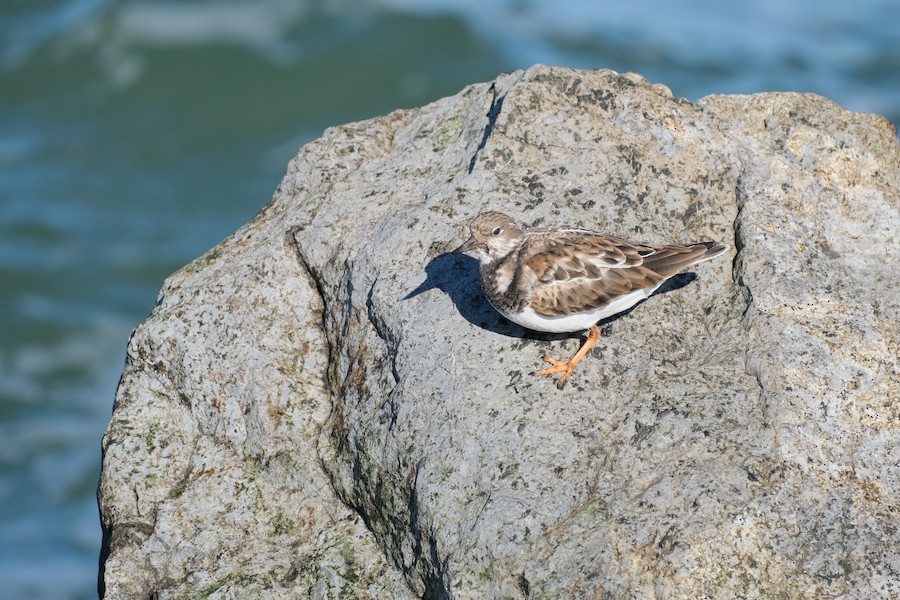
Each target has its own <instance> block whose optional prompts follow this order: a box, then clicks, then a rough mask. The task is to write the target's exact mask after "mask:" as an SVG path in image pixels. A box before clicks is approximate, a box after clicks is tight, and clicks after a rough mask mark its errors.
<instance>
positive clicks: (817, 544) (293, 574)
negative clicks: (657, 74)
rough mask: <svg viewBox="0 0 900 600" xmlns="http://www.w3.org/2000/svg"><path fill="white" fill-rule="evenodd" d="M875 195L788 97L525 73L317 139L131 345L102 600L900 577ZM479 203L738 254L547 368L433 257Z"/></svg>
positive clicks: (841, 585) (846, 588)
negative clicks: (557, 373)
mask: <svg viewBox="0 0 900 600" xmlns="http://www.w3.org/2000/svg"><path fill="white" fill-rule="evenodd" d="M898 198H900V149H898V143H897V134H896V130H895V129H894V128H893V127H892V126H891V124H890V123H888V122H887V121H886V120H885V119H883V118H881V117H877V116H873V115H860V114H854V113H851V112H848V111H846V110H844V109H842V108H841V107H839V106H837V105H835V104H833V103H832V102H830V101H828V100H826V99H824V98H820V97H817V96H812V95H800V94H760V95H754V96H713V97H708V98H705V99H703V100H701V101H700V102H698V103H697V104H696V105H694V104H691V103H689V102H687V101H684V100H679V99H675V98H673V97H672V96H671V94H670V92H669V91H668V90H667V89H666V88H665V87H663V86H659V85H650V84H648V83H647V82H646V81H645V80H643V79H642V78H640V77H639V76H635V75H619V74H617V73H613V72H610V71H595V72H586V71H575V70H570V69H558V68H548V67H534V68H532V69H529V70H528V71H526V72H517V73H514V74H511V75H506V76H502V77H500V78H498V79H497V80H496V81H494V82H493V83H490V84H481V85H474V86H471V87H469V88H467V89H465V90H463V91H462V92H461V93H460V94H458V95H457V96H454V97H452V98H447V99H444V100H441V101H439V102H436V103H434V104H432V105H429V106H426V107H424V108H422V109H418V110H409V111H398V112H394V113H392V114H390V115H387V116H385V117H381V118H378V119H373V120H371V121H366V122H363V123H355V124H350V125H346V126H343V127H338V128H334V129H330V130H328V131H327V132H326V133H325V135H324V136H323V137H322V138H321V139H319V140H317V141H315V142H313V143H311V144H308V145H307V146H305V147H304V148H303V149H302V150H301V152H300V154H299V155H298V156H297V158H296V159H294V160H293V161H292V162H291V164H290V166H289V168H288V173H287V175H286V176H285V178H284V181H283V182H282V184H281V186H280V187H279V189H278V191H277V193H276V195H275V198H274V199H273V201H272V203H271V204H269V205H268V206H267V207H266V208H265V209H264V210H263V211H262V212H261V213H260V214H259V215H258V216H257V217H256V218H255V219H254V220H253V221H252V222H250V223H249V224H248V225H246V226H245V227H243V228H242V229H241V230H239V231H238V232H236V233H235V234H234V235H233V236H232V237H230V238H229V239H228V240H226V241H225V242H223V243H222V244H221V245H219V246H218V247H216V248H215V249H213V250H212V251H210V252H209V253H208V254H206V255H204V256H203V257H201V258H200V259H198V260H197V261H195V262H194V263H192V264H191V265H189V266H187V267H186V268H184V269H183V270H181V271H180V272H178V273H176V274H175V275H173V276H172V277H170V278H169V279H168V280H167V281H166V284H165V286H164V288H163V290H162V293H161V295H160V299H159V303H158V305H157V307H156V309H155V310H154V312H153V314H152V315H151V316H150V318H149V319H148V320H147V321H146V322H145V323H143V324H142V325H141V326H140V327H139V328H138V329H137V331H136V332H135V334H134V336H133V338H132V340H131V342H130V344H129V348H128V362H127V365H126V368H125V373H124V375H123V377H122V382H121V384H120V387H119V391H118V395H117V398H116V406H115V411H114V413H113V417H112V421H111V422H110V425H109V430H108V431H107V433H106V436H105V438H104V445H103V447H104V462H103V476H102V480H101V484H100V492H99V496H100V505H101V511H102V516H103V524H104V529H105V532H106V544H105V551H106V552H108V555H107V556H105V563H104V565H103V571H102V581H103V583H104V584H105V591H106V595H107V597H110V598H120V597H135V598H147V597H151V596H153V595H154V594H155V596H153V597H156V598H175V597H210V598H247V597H259V598H300V597H307V596H311V597H316V598H337V597H342V598H344V597H347V598H352V597H359V598H412V597H425V598H459V599H462V598H558V597H578V598H582V597H587V598H623V597H633V598H644V597H659V598H670V597H671V598H700V597H709V598H733V597H744V598H763V597H789V598H822V597H835V596H842V595H844V596H846V597H848V598H888V597H897V596H900V555H898V551H897V548H898V547H900V525H898V519H900V512H898V511H900V509H898V505H900V499H898V498H900V469H898V468H897V465H898V463H900V450H898V444H897V441H898V434H900V414H898V406H900V405H898V403H897V398H900V384H898V364H897V353H898V347H900V332H898V327H900V285H898V278H897V275H896V265H897V264H898V262H900V241H898V232H900V217H898ZM485 209H495V210H502V211H504V212H507V213H509V214H512V215H514V216H515V217H517V218H518V219H519V220H520V221H521V222H523V223H525V224H527V225H535V224H570V225H576V226H582V227H589V228H592V229H598V230H601V231H605V232H608V233H613V234H617V235H621V236H624V237H628V238H633V239H637V240H639V241H646V242H663V241H674V242H686V241H694V240H698V239H718V240H722V241H726V242H728V243H730V244H732V246H733V249H732V251H731V253H730V254H729V255H728V256H725V257H720V258H719V259H716V260H715V261H712V262H708V263H704V264H703V265H699V266H698V267H697V268H696V269H695V270H694V271H695V273H696V276H695V277H693V278H692V277H690V276H685V277H681V278H679V280H678V282H677V285H674V286H669V287H668V291H667V293H662V294H657V295H655V296H654V297H652V298H650V299H649V300H647V301H646V302H644V303H643V304H641V305H640V306H638V307H637V308H636V309H635V310H634V311H633V312H631V313H629V314H627V315H626V316H624V317H621V318H619V319H617V320H615V322H614V323H613V324H612V332H611V334H610V335H607V336H605V337H604V338H603V339H602V340H601V342H600V343H599V344H598V346H597V347H598V350H597V351H595V352H594V353H593V355H592V356H589V357H588V358H587V359H586V360H584V361H583V362H582V363H581V364H580V365H579V367H578V369H577V370H576V371H575V374H574V375H573V377H572V379H571V382H570V384H569V385H568V387H567V388H565V389H564V390H562V391H560V390H557V388H556V387H555V386H554V385H553V382H552V381H550V380H548V379H539V378H535V377H532V376H531V375H529V372H530V371H532V370H534V369H535V368H538V367H540V366H541V365H542V362H541V357H542V356H543V355H544V354H547V353H549V354H554V355H561V356H565V355H568V354H570V353H572V352H574V350H575V349H576V348H577V345H578V340H576V339H574V338H568V339H541V338H539V337H538V336H536V335H532V334H528V333H526V332H524V331H523V330H521V329H519V328H518V327H516V326H514V325H511V324H509V323H507V322H505V321H504V320H503V319H502V318H501V317H499V316H498V315H497V314H496V313H495V312H494V311H493V309H491V308H490V306H489V305H488V304H487V303H486V301H485V300H484V298H483V295H482V293H481V289H480V284H479V283H478V278H477V267H476V264H475V261H474V260H473V259H470V258H468V257H460V256H455V255H448V254H447V251H448V250H450V249H452V248H453V247H455V246H456V245H457V244H459V243H460V242H461V241H463V240H464V239H465V238H466V237H467V236H468V231H467V225H468V222H469V220H470V219H471V218H472V217H473V216H474V215H475V214H477V213H479V212H481V211H482V210H485ZM732 259H734V260H732Z"/></svg>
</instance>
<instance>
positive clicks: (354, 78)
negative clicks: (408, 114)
mask: <svg viewBox="0 0 900 600" xmlns="http://www.w3.org/2000/svg"><path fill="white" fill-rule="evenodd" d="M608 4H610V5H604V3H600V2H596V1H592V0H559V1H556V2H549V1H548V2H538V1H536V0H532V1H529V0H505V1H504V0H479V1H478V2H475V1H472V0H462V1H454V2H451V1H449V0H423V1H421V2H413V1H411V0H407V1H405V0H382V1H374V0H373V1H350V0H346V1H342V0H340V1H334V2H324V1H313V0H310V1H308V2H298V1H295V0H261V1H258V2H255V3H249V2H247V3H244V2H237V1H235V0H204V1H200V0H183V1H179V2H174V1H171V0H170V1H166V2H156V1H151V0H143V1H128V0H121V1H118V2H113V1H111V0H57V1H54V2H50V1H48V0H8V1H6V2H3V3H2V4H0V582H2V584H0V586H2V590H3V591H2V596H3V597H4V598H8V599H18V598H23V599H24V598H29V599H44V598H47V599H56V598H91V597H95V596H96V578H97V567H98V556H99V549H100V526H99V518H98V513H97V507H96V500H95V489H96V485H97V478H98V475H99V462H100V437H101V435H102V433H103V430H104V427H105V425H106V422H107V420H108V419H109V415H110V412H111V410H112V402H113V395H114V391H115V386H116V383H117V380H118V376H119V373H120V371H121V369H122V366H123V360H124V350H125V344H126V341H127V338H128V335H129V333H130V331H131V330H132V329H133V328H134V327H135V326H136V325H137V324H138V323H139V322H140V321H141V320H142V319H143V318H144V317H145V316H146V315H147V314H148V313H149V311H150V310H151V308H152V307H153V304H154V301H155V299H156V295H157V291H158V289H159V287H160V285H161V283H162V280H163V278H164V277H165V276H166V275H167V274H169V273H171V272H172V271H174V270H176V269H177V268H179V267H180V266H182V265H184V264H185V263H187V262H189V261H190V260H192V259H193V258H194V257H196V256H198V255H199V254H201V253H202V252H203V251H205V250H206V249H208V248H210V247H212V246H213V245H215V244H216V243H218V242H219V241H220V240H221V239H223V238H224V237H226V236H227V235H228V234H229V233H231V232H232V231H233V230H235V229H236V228H237V227H239V226H240V225H241V224H243V223H244V222H246V221H247V220H248V219H250V217H252V216H253V214H254V213H255V212H256V211H257V210H259V209H260V208H261V207H262V206H263V205H264V204H265V203H266V202H267V201H268V199H269V198H270V196H271V194H272V192H273V190H274V189H275V187H276V186H277V185H278V183H279V181H280V179H281V176H282V173H283V172H284V169H285V167H286V165H287V162H288V160H289V159H290V158H291V157H292V156H293V155H294V154H295V153H296V151H297V149H298V148H299V147H300V146H301V145H302V144H303V143H305V142H307V141H309V140H311V139H313V138H315V137H316V136H318V135H319V134H320V133H321V131H322V130H323V129H324V128H325V127H327V126H329V125H334V124H340V123H343V122H347V121H351V120H358V119H363V118H367V117H371V116H375V115H378V114H383V113H386V112H388V111H390V110H392V109H394V108H399V107H413V106H419V105H422V104H425V103H427V102H429V101H431V100H435V99H437V98H439V97H442V96H446V95H450V94H453V93H455V92H457V91H458V90H460V89H461V88H462V87H463V86H465V85H466V84H469V83H473V82H478V81H487V80H490V79H492V78H493V77H495V76H496V75H497V74H498V73H500V72H507V71H511V70H514V69H517V68H524V67H527V66H529V65H531V64H534V63H545V64H556V65H566V66H573V67H579V68H599V67H606V68H612V69H615V70H618V71H637V72H639V73H641V74H643V75H645V76H646V77H648V78H649V79H650V80H651V81H655V82H661V83H665V84H666V85H668V86H669V87H670V88H671V89H672V90H673V92H674V93H675V94H676V95H677V96H683V97H686V98H688V99H690V100H696V99H698V98H700V97H702V96H704V95H707V94H711V93H751V92H757V91H771V90H794V91H803V92H815V93H819V94H823V95H825V96H828V97H830V98H832V99H833V100H835V101H837V102H838V103H840V104H842V105H844V106H846V107H847V108H850V109H853V110H857V111H863V112H877V113H881V114H884V115H886V116H887V117H888V118H890V119H891V120H892V121H893V122H894V123H900V2H898V1H897V0H859V1H858V2H853V3H850V2H846V1H844V0H841V1H838V0H793V1H791V0H759V1H757V2H755V3H737V2H722V1H714V0H686V1H683V2H679V3H674V2H667V1H665V0H632V1H631V2H627V3H615V4H613V3H608Z"/></svg>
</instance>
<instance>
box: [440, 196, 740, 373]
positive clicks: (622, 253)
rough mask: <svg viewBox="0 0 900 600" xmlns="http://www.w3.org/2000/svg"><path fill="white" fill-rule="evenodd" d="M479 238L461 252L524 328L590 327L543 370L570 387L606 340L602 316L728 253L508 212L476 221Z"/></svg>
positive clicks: (713, 246) (494, 299) (713, 245)
mask: <svg viewBox="0 0 900 600" xmlns="http://www.w3.org/2000/svg"><path fill="white" fill-rule="evenodd" d="M471 229H472V237H470V238H469V239H468V240H466V241H465V242H464V243H463V244H462V245H461V246H460V247H459V248H457V249H456V250H454V252H456V253H460V252H471V253H473V254H475V256H477V257H478V260H479V261H480V263H481V266H480V269H479V270H480V272H481V285H482V287H483V288H484V293H485V296H487V299H488V301H489V302H490V303H491V304H492V305H493V306H494V308H496V309H497V311H498V312H499V313H500V314H501V315H503V316H504V317H506V318H507V319H509V320H510V321H512V322H513V323H517V324H519V325H521V326H522V327H527V328H528V329H533V330H535V331H546V332H550V333H575V332H578V331H584V330H587V331H588V336H587V340H586V341H585V342H584V344H583V345H582V346H581V349H580V350H578V352H577V353H576V354H575V356H573V357H572V359H571V360H569V361H568V362H561V361H558V360H556V359H554V358H551V357H549V356H545V357H544V360H545V361H547V362H549V363H550V364H551V365H552V366H551V367H548V368H546V369H542V370H540V371H536V372H535V373H534V374H535V375H554V374H556V373H562V374H563V375H562V377H560V378H559V379H558V380H557V387H559V388H562V387H563V384H564V383H565V381H566V379H568V378H569V376H570V375H571V374H572V371H573V370H574V369H575V365H577V364H578V362H579V361H580V360H581V359H582V358H584V355H585V354H587V352H588V350H590V349H591V346H593V345H594V344H596V343H597V340H599V339H600V328H599V327H598V326H597V321H599V320H601V319H605V318H606V317H611V316H612V315H615V314H618V313H620V312H623V311H626V310H628V309H629V308H631V307H632V306H634V305H635V304H637V303H638V302H640V301H641V300H643V299H644V298H646V297H647V296H649V295H650V294H652V293H653V292H655V291H656V290H657V289H658V288H659V286H661V285H662V284H663V283H665V282H666V280H668V279H669V278H671V277H673V276H674V275H676V274H678V273H679V272H680V271H682V270H684V269H686V268H688V267H690V266H691V265H695V264H697V263H699V262H703V261H704V260H709V259H711V258H715V257H716V256H719V255H720V254H722V253H723V252H725V250H726V248H727V246H725V245H724V244H720V243H719V242H698V243H696V244H685V245H669V244H667V245H653V244H638V243H635V242H629V241H626V240H623V239H622V238H617V237H612V236H609V235H604V234H602V233H597V232H595V231H589V230H586V229H574V228H568V227H561V228H554V229H549V228H538V227H529V228H524V229H523V228H521V227H519V226H518V225H516V222H515V221H514V220H513V219H512V218H511V217H509V216H507V215H505V214H503V213H500V212H494V211H490V212H484V213H481V214H480V215H478V216H477V217H475V219H474V220H473V221H472V226H471Z"/></svg>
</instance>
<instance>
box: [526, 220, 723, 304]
mask: <svg viewBox="0 0 900 600" xmlns="http://www.w3.org/2000/svg"><path fill="white" fill-rule="evenodd" d="M722 251H724V247H722V246H720V245H713V244H712V243H699V244H690V245H685V246H678V245H667V246H649V245H643V244H635V243H631V242H628V241H626V240H623V239H620V238H615V237H610V236H604V235H600V234H591V233H588V232H572V233H569V234H565V235H556V236H553V237H549V236H547V237H537V238H535V239H532V240H529V241H528V247H527V248H526V249H525V255H524V256H523V257H522V258H524V259H525V260H524V262H525V266H526V268H528V269H530V270H531V271H532V272H533V277H534V278H536V281H535V282H534V284H533V286H532V290H531V307H532V308H533V309H534V310H535V312H537V313H539V314H543V315H547V316H559V315H563V314H569V313H573V312H583V311H590V310H595V309H598V308H602V307H603V306H606V305H608V304H610V303H611V302H613V301H614V300H616V299H617V298H621V297H622V296H625V295H626V294H629V293H631V292H633V291H635V290H641V289H648V288H649V289H652V288H655V287H658V286H659V285H660V284H662V282H664V281H665V280H666V279H669V278H670V277H672V276H673V275H675V274H677V273H678V272H679V271H681V270H683V269H685V268H687V267H689V266H691V265H693V264H695V263H697V262H700V261H701V260H706V259H707V258H711V257H712V256H715V255H718V254H720V253H721V252H722ZM532 280H533V279H532Z"/></svg>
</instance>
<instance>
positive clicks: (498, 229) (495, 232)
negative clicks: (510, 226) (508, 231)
mask: <svg viewBox="0 0 900 600" xmlns="http://www.w3.org/2000/svg"><path fill="white" fill-rule="evenodd" d="M501 233H503V230H502V229H500V228H499V227H494V230H493V231H492V232H491V235H500V234H501Z"/></svg>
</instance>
